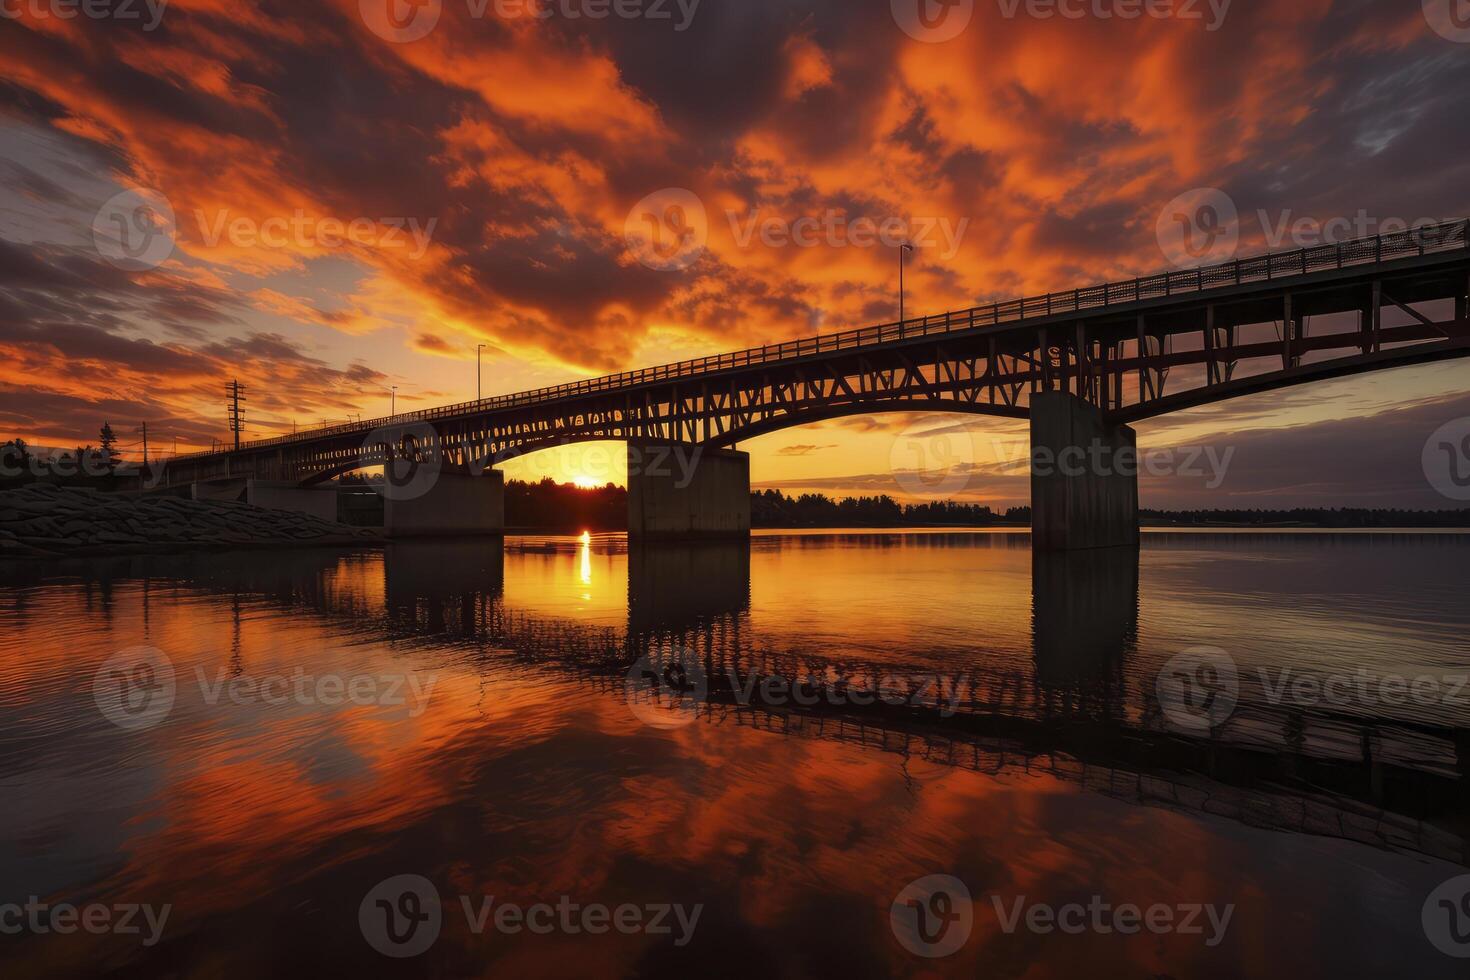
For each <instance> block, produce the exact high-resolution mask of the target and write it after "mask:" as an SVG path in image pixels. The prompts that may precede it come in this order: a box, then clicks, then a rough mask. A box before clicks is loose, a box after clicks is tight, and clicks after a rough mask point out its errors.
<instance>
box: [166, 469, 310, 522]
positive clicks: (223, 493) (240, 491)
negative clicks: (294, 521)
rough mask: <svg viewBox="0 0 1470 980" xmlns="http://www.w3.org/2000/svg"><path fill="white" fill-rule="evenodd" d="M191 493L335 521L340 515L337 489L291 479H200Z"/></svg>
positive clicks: (196, 496)
mask: <svg viewBox="0 0 1470 980" xmlns="http://www.w3.org/2000/svg"><path fill="white" fill-rule="evenodd" d="M189 496H190V498H192V499H194V500H228V501H235V502H239V503H246V504H250V505H251V506H252V507H264V508H266V509H267V510H284V511H290V512H291V513H293V514H310V515H311V516H312V517H317V518H320V519H321V520H324V521H333V522H335V521H336V520H337V518H338V513H337V491H335V490H332V489H330V488H325V487H323V488H317V487H303V486H301V485H299V484H297V483H294V482H292V481H290V480H257V479H254V478H253V477H234V478H232V479H222V480H200V481H198V482H196V483H191V484H190V485H189Z"/></svg>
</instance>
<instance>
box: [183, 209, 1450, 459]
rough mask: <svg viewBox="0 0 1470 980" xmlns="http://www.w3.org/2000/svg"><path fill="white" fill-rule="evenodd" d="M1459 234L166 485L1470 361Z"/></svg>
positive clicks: (794, 348)
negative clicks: (1045, 394)
mask: <svg viewBox="0 0 1470 980" xmlns="http://www.w3.org/2000/svg"><path fill="white" fill-rule="evenodd" d="M1467 293H1470V236H1467V222H1466V221H1465V220H1456V221H1449V222H1443V223H1440V224H1435V225H1430V226H1426V227H1421V228H1417V229H1413V230H1409V231H1405V232H1402V233H1398V234H1392V235H1377V236H1374V237H1372V238H1362V239H1354V240H1352V241H1347V242H1342V243H1336V244H1326V245H1319V246H1314V247H1310V248H1302V249H1297V250H1294V251H1287V252H1277V253H1271V254H1266V255H1260V256H1255V257H1252V258H1244V259H1239V260H1235V261H1232V262H1226V263H1223V264H1219V265H1211V266H1208V267H1202V268H1198V269H1189V270H1181V271H1172V272H1164V273H1160V274H1158V275H1153V276H1147V277H1144V278H1139V279H1132V280H1128V281H1123V282H1110V283H1104V284H1102V285H1095V286H1088V287H1085V288H1080V289H1073V290H1067V291H1063V292H1057V293H1049V294H1047V295H1045V296H1037V297H1032V298H1029V299H1022V300H1012V301H1009V302H1003V303H995V304H991V305H988V306H978V307H973V308H970V309H965V310H958V311H951V312H947V313H943V314H937V315H931V316H925V317H922V318H919V319H909V320H904V321H901V322H896V323H886V324H882V325H879V326H873V327H865V328H862V329H858V330H850V331H846V332H843V333H833V334H825V335H821V336H814V337H805V338H801V339H798V340H792V341H787V342H786V343H782V344H772V345H764V346H761V347H752V348H749V349H747V350H742V351H735V352H733V353H727V354H719V355H714V356H710V357H703V358H697V359H694V360H688V361H681V362H679V363H677V364H665V365H662V366H659V367H651V368H644V369H641V370H636V371H627V372H623V373H621V374H613V375H607V376H605V377H600V378H591V379H587V380H584V381H577V382H572V383H568V384H563V385H557V386H555V387H549V388H541V389H537V390H535V391H527V392H521V393H517V394H510V395H500V396H496V397H492V398H486V399H482V400H479V401H474V402H467V403H463V404H458V405H448V406H444V407H441V408H435V409H429V410H425V411H420V412H412V413H404V414H399V415H395V416H393V417H391V418H383V419H373V420H370V421H365V422H356V423H351V424H346V425H338V426H331V427H326V428H321V429H315V430H310V431H304V432H300V433H297V434H293V435H289V436H280V437H277V438H273V439H262V440H258V441H254V442H249V443H246V444H244V445H242V446H241V447H240V448H239V449H238V450H233V451H226V452H213V453H198V454H194V455H188V456H179V457H175V458H173V459H171V460H169V461H168V462H167V463H166V464H165V471H164V473H163V475H162V482H163V483H165V484H168V485H177V484H182V483H190V482H195V481H201V480H213V479H221V478H233V477H255V478H259V479H269V480H289V481H297V482H299V483H301V484H303V485H308V484H311V483H315V482H319V481H323V480H326V479H329V478H331V477H333V476H335V475H338V474H340V473H344V472H347V471H350V470H354V469H359V468H364V467H369V466H376V465H382V464H384V463H386V462H388V461H389V460H390V459H391V458H415V459H435V460H436V461H438V462H439V463H440V464H441V465H444V466H449V467H463V468H465V469H466V470H468V471H470V472H477V471H479V470H480V469H482V468H484V467H486V466H491V465H494V464H495V463H497V462H501V461H504V460H507V459H510V458H513V457H515V456H519V455H523V454H526V453H532V452H536V451H538V450H541V449H546V448H550V447H552V446H557V445H562V444H567V443H573V442H583V441H593V440H628V441H645V440H646V441H656V442H684V443H694V444H701V445H706V446H712V447H717V446H731V445H734V444H735V443H737V442H739V441H741V440H745V439H749V438H752V437H754V436H758V435H762V434H765V433H769V432H774V431H777V430H779V429H784V428H787V427H790V426H797V425H803V424H806V423H810V422H817V421H822V420H827V419H835V418H842V417H846V416H852V415H866V414H875V413H880V412H895V411H904V412H913V411H926V412H962V413H969V414H976V415H991V416H1001V417H1008V418H1025V417H1026V416H1027V406H1028V404H1029V402H1030V396H1031V395H1032V394H1034V393H1036V392H1042V391H1066V392H1070V393H1072V394H1075V395H1077V396H1078V397H1080V398H1082V399H1085V400H1086V401H1088V402H1090V403H1092V404H1094V405H1096V406H1097V407H1098V408H1100V409H1101V410H1102V411H1103V412H1104V414H1105V416H1106V417H1107V418H1108V419H1109V420H1110V421H1114V422H1125V423H1126V422H1135V421H1138V420H1141V419H1147V418H1151V417H1154V416H1158V415H1163V414H1165V413H1168V412H1174V411H1178V410H1180V409H1185V408H1190V407H1194V406H1198V405H1204V404H1208V403H1210V402H1216V401H1222V400H1224V399H1228V398H1234V397H1237V396H1240V395H1247V394H1255V393H1260V392H1266V391H1271V390H1274V389H1279V388H1285V387H1289V386H1292V385H1298V384H1304V383H1307V382H1312V381H1320V380H1325V379H1329V378H1337V377H1344V376H1348V375H1353V374H1360V373H1364V372H1368V371H1376V370H1380V369H1385V368H1394V367H1402V366H1405V365H1412V364H1424V363H1428V362H1432V361H1438V360H1445V359H1448V358H1455V357H1464V356H1466V355H1467V354H1470V322H1467V310H1466V305H1467Z"/></svg>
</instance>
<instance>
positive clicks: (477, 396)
mask: <svg viewBox="0 0 1470 980" xmlns="http://www.w3.org/2000/svg"><path fill="white" fill-rule="evenodd" d="M484 349H485V345H484V344H481V345H480V346H478V347H476V348H475V401H481V400H483V398H484V395H482V394H481V393H480V351H482V350H484Z"/></svg>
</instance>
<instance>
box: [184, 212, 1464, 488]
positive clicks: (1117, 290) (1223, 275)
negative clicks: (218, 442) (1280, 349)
mask: <svg viewBox="0 0 1470 980" xmlns="http://www.w3.org/2000/svg"><path fill="white" fill-rule="evenodd" d="M1467 227H1470V222H1467V220H1466V219H1457V220H1454V221H1446V222H1441V223H1439V224H1433V225H1425V226H1421V227H1418V228H1411V229H1408V230H1406V231H1402V232H1397V233H1394V234H1389V235H1375V236H1373V237H1372V238H1356V239H1352V240H1351V241H1346V242H1339V243H1328V244H1324V245H1314V246H1310V247H1308V248H1300V249H1295V250H1293V251H1289V252H1271V253H1266V254H1264V255H1257V256H1253V257H1250V258H1244V259H1235V260H1233V261H1231V262H1224V263H1221V264H1219V265H1211V266H1202V267H1200V268H1197V269H1181V270H1175V271H1171V272H1161V273H1158V274H1156V275H1152V276H1144V277H1141V278H1138V279H1131V280H1122V281H1119V282H1108V283H1102V284H1100V285H1095V286H1086V287H1082V288H1079V289H1071V290H1062V291H1060V292H1055V293H1047V294H1046V295H1044V296H1032V297H1029V298H1026V299H1016V300H1007V301H1005V302H1000V303H991V304H988V305H985V306H976V307H971V308H969V309H964V310H957V311H950V312H947V313H942V314H931V315H927V316H924V317H921V318H918V319H912V320H903V321H900V322H895V323H884V324H879V325H877V326H872V327H860V328H858V329H854V330H846V331H843V332H841V333H832V334H821V335H817V336H813V337H800V338H797V339H796V340H788V341H785V342H784V343H780V344H764V345H762V346H760V347H750V348H747V349H746V350H740V351H732V352H730V353H726V354H711V355H710V356H708V357H697V358H693V359H691V360H687V361H679V362H677V363H673V364H661V365H659V366H657V367H649V368H640V369H637V370H634V371H623V372H621V373H619V374H609V375H604V376H602V377H599V378H588V379H586V380H583V381H569V382H567V383H565V384H560V385H552V386H550V387H546V388H537V389H535V390H533V391H523V392H517V393H515V394H509V395H495V396H492V397H490V398H483V399H480V400H479V401H473V402H461V403H459V404H456V405H444V406H441V407H439V408H431V409H424V410H422V411H418V412H405V413H401V414H399V415H394V416H391V417H388V418H380V419H371V420H369V421H365V422H352V423H347V424H344V425H336V426H328V427H326V428H321V429H311V430H308V431H305V432H299V433H294V434H292V435H287V436H277V437H275V438H271V439H257V440H254V441H252V442H248V443H245V444H243V445H242V446H241V450H242V451H243V450H257V449H265V448H270V447H273V446H280V445H288V444H291V443H297V442H314V441H316V440H318V439H323V438H330V437H332V436H335V435H353V434H359V433H362V432H364V431H371V430H372V429H375V428H378V427H380V426H386V425H403V424H407V423H412V422H430V421H434V420H436V419H442V418H452V417H455V416H460V415H467V414H473V413H476V412H488V411H497V410H500V409H506V408H520V407H524V406H527V405H533V404H538V403H541V402H549V401H557V400H559V399H563V398H574V397H578V396H582V395H590V394H596V393H598V392H603V391H611V390H614V389H619V388H626V387H631V386H634V385H639V384H647V383H650V382H656V381H665V380H670V379H675V378H691V377H698V376H700V375H703V374H713V373H715V372H718V371H724V370H728V369H730V368H737V367H748V366H752V365H759V364H767V363H774V362H778V361H784V360H788V359H791V358H797V357H806V356H809V355H812V354H821V353H828V352H834V351H841V350H849V349H852V348H855V347H870V346H874V345H878V344H886V343H892V342H894V341H899V340H907V339H910V338H918V337H927V336H931V335H934V334H944V333H950V332H953V331H957V330H972V329H974V328H976V327H988V326H998V325H1000V324H1003V323H1024V322H1025V321H1026V320H1034V319H1040V318H1042V317H1048V316H1055V315H1057V314H1061V313H1076V312H1082V311H1085V310H1098V309H1105V308H1107V307H1110V306H1117V305H1122V304H1128V303H1137V302H1141V301H1144V300H1149V299H1159V298H1167V297H1170V296H1179V295H1188V294H1191V293H1200V292H1207V291H1209V290H1212V289H1222V288H1225V287H1228V286H1237V285H1244V284H1247V283H1254V282H1266V281H1271V280H1276V279H1283V278H1289V277H1293V276H1303V275H1309V274H1311V273H1313V272H1321V271H1325V270H1329V269H1344V268H1350V267H1353V266H1362V265H1372V264H1376V263H1379V262H1384V261H1387V260H1390V259H1398V258H1405V257H1409V256H1415V255H1421V256H1422V255H1426V254H1430V253H1434V252H1445V251H1452V250H1457V249H1458V250H1466V249H1470V235H1467ZM213 455H219V454H218V453H212V452H201V453H192V454H188V455H184V456H176V457H174V460H173V461H181V460H188V459H192V458H197V457H203V456H213Z"/></svg>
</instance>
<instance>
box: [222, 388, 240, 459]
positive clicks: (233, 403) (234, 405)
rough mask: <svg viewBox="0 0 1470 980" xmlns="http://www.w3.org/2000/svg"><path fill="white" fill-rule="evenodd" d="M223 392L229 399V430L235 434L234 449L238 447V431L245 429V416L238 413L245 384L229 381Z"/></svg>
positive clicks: (237, 449)
mask: <svg viewBox="0 0 1470 980" xmlns="http://www.w3.org/2000/svg"><path fill="white" fill-rule="evenodd" d="M225 393H226V394H227V395H228V396H229V399H230V431H231V432H233V433H234V434H235V450H236V451H237V452H238V451H239V449H240V433H241V432H242V431H244V429H245V417H244V416H243V415H241V414H240V403H241V402H243V401H244V400H245V398H244V394H245V386H244V385H242V384H241V383H240V382H239V381H231V382H230V383H229V384H227V385H225Z"/></svg>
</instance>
